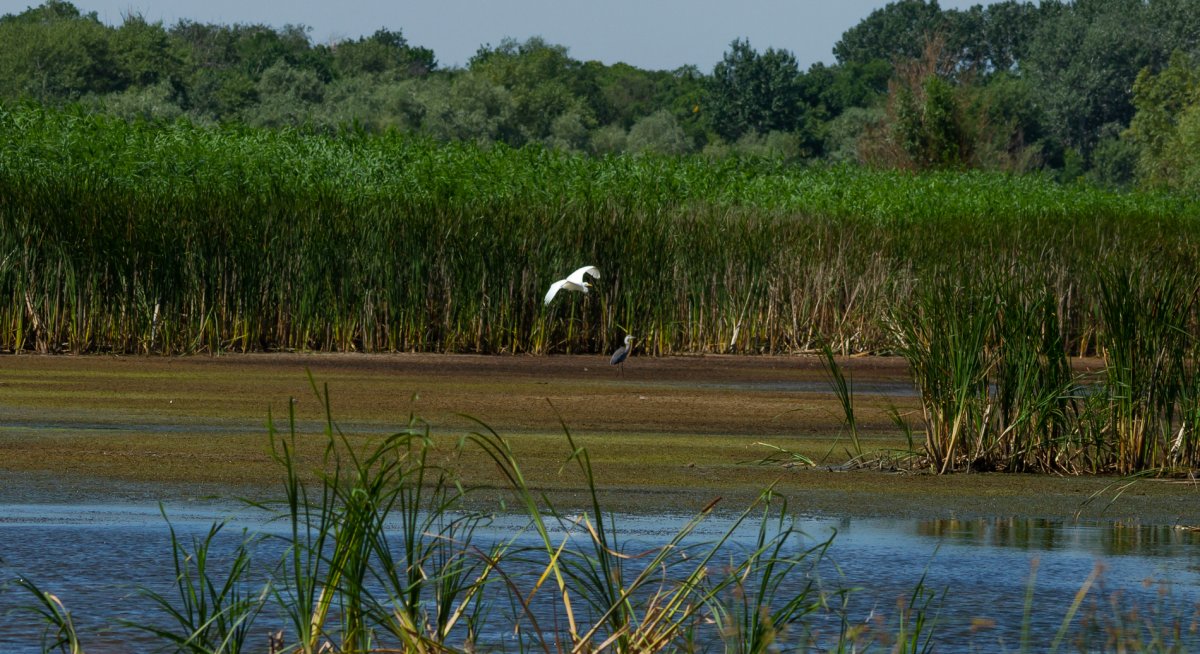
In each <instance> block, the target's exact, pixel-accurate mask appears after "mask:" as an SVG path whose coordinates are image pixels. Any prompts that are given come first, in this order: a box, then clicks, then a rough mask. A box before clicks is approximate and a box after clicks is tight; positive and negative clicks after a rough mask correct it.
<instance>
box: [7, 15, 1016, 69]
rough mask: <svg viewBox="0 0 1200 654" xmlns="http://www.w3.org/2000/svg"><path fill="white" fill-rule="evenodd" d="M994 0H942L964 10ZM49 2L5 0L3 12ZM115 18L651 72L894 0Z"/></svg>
mask: <svg viewBox="0 0 1200 654" xmlns="http://www.w3.org/2000/svg"><path fill="white" fill-rule="evenodd" d="M992 1H994V0H982V1H981V0H975V1H954V0H943V1H942V2H941V3H940V5H941V7H942V8H943V9H950V8H955V9H961V8H966V7H969V6H971V5H975V4H990V3H991V2H992ZM38 4H41V3H40V2H38V1H36V0H34V1H30V0H0V14H7V13H17V12H21V11H24V10H25V9H26V8H27V7H29V6H31V5H33V6H36V5H38ZM73 4H74V5H75V6H76V7H78V8H79V9H80V10H81V11H84V12H92V11H94V12H96V14H97V15H98V16H99V18H100V20H102V21H104V22H105V23H108V24H114V25H116V24H120V23H121V21H122V17H123V16H125V15H127V14H129V13H140V14H141V15H142V16H144V17H145V18H146V19H147V20H150V21H162V22H163V23H164V24H166V25H167V26H170V25H173V24H174V23H175V22H176V21H178V20H180V19H189V20H194V21H197V22H202V23H223V24H231V23H264V24H267V25H270V26H272V27H276V28H278V27H282V26H283V25H285V24H289V23H290V24H294V25H305V26H307V27H309V28H311V32H310V36H311V37H312V39H313V41H315V42H318V43H324V42H328V41H330V40H338V39H346V38H357V37H359V36H362V35H365V34H371V33H373V32H374V31H375V30H377V29H379V28H380V27H386V28H388V29H391V30H400V31H402V32H403V33H404V36H405V38H407V39H408V41H409V43H411V44H413V45H420V46H424V47H427V48H431V49H433V52H434V55H435V56H436V57H437V60H438V64H439V65H440V66H442V67H451V66H461V65H465V64H466V62H467V60H468V59H469V58H470V57H471V55H473V54H475V51H476V50H477V49H478V48H479V46H480V45H483V44H492V45H496V44H498V43H499V42H500V40H501V39H503V38H504V37H506V36H510V37H513V38H516V39H517V40H520V41H523V40H525V39H527V38H529V37H531V36H541V37H542V38H544V39H545V40H546V41H548V42H550V43H554V44H558V45H564V46H566V47H567V48H568V50H569V54H570V56H571V57H573V58H575V59H581V60H592V59H595V60H599V61H601V62H604V63H606V64H614V63H617V62H620V61H623V62H625V63H628V64H632V65H634V66H637V67H638V68H643V69H648V70H664V69H668V70H669V69H675V68H678V67H679V66H682V65H685V64H694V65H696V66H699V67H700V69H701V70H702V71H704V72H709V71H711V70H712V67H713V65H714V64H716V63H717V62H718V61H720V60H721V56H722V55H723V54H724V53H725V51H726V50H728V49H729V43H730V42H731V41H733V40H734V39H735V38H748V39H750V45H751V46H753V47H754V48H755V49H756V50H759V51H760V52H761V51H762V50H765V49H766V48H768V47H772V48H782V49H785V50H790V51H791V52H792V53H793V54H795V55H796V58H797V59H798V60H799V63H800V67H801V68H808V67H809V66H810V65H812V64H813V63H816V62H818V61H824V62H826V63H832V62H833V54H832V49H833V44H834V43H836V42H837V40H838V38H840V37H841V35H842V32H844V31H846V30H847V29H848V28H850V27H853V26H854V25H855V24H856V23H858V22H859V21H860V20H862V19H863V18H864V17H866V16H867V15H868V14H870V13H871V11H872V10H873V9H876V8H878V7H882V6H884V5H885V4H887V2H886V1H884V0H741V1H736V0H722V1H719V2H718V1H715V0H590V1H588V2H579V1H577V0H422V1H420V2H416V1H413V0H341V1H339V0H324V1H317V0H157V1H154V2H150V1H148V0H73Z"/></svg>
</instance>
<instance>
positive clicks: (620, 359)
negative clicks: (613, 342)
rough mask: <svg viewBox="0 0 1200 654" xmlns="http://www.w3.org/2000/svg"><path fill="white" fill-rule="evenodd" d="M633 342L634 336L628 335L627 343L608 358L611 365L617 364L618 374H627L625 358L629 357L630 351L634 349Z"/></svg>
mask: <svg viewBox="0 0 1200 654" xmlns="http://www.w3.org/2000/svg"><path fill="white" fill-rule="evenodd" d="M632 343H633V337H632V336H626V337H625V344H624V345H622V346H621V347H619V348H617V351H616V352H613V355H612V358H611V359H609V360H608V364H609V365H611V366H617V374H620V375H624V374H625V365H624V364H625V359H628V358H629V352H630V351H632V350H633V345H632Z"/></svg>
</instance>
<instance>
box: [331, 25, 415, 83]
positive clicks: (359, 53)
mask: <svg viewBox="0 0 1200 654" xmlns="http://www.w3.org/2000/svg"><path fill="white" fill-rule="evenodd" d="M332 51H333V62H334V66H335V68H336V69H337V71H338V73H340V74H341V75H361V74H364V73H365V74H371V75H376V76H380V77H384V78H387V79H393V80H396V79H406V78H410V77H424V76H425V75H428V74H429V73H431V72H433V71H434V70H435V69H436V68H437V60H436V59H435V58H434V56H433V50H430V49H429V48H422V47H415V46H411V45H409V43H408V40H407V39H405V38H404V35H403V33H401V32H400V30H396V31H392V30H387V29H383V28H380V29H379V30H377V31H376V32H375V33H374V34H372V35H371V36H369V37H365V38H361V39H357V40H353V41H343V42H341V43H338V44H337V45H335V46H334V47H333V49H332Z"/></svg>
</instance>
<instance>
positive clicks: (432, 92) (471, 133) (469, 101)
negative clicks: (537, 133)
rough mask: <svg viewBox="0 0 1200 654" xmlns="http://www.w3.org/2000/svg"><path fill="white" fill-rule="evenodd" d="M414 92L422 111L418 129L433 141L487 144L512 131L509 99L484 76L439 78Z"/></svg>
mask: <svg viewBox="0 0 1200 654" xmlns="http://www.w3.org/2000/svg"><path fill="white" fill-rule="evenodd" d="M414 88H415V90H416V92H417V94H418V102H419V103H420V105H421V108H422V122H421V129H422V130H423V131H424V132H426V133H428V134H430V135H432V136H433V137H435V138H438V139H441V140H444V141H475V142H477V143H488V142H492V141H498V140H502V139H503V136H504V135H505V134H510V133H512V132H513V131H514V127H513V125H512V122H513V114H514V111H515V106H514V102H513V98H512V95H511V94H510V93H509V91H508V89H505V88H504V87H502V86H500V85H499V84H494V83H492V82H491V80H489V79H488V78H487V77H485V76H483V75H478V74H473V73H469V72H468V73H464V74H460V75H455V76H453V77H438V78H433V79H430V80H427V81H425V82H424V83H422V84H420V85H419V86H415V87H414Z"/></svg>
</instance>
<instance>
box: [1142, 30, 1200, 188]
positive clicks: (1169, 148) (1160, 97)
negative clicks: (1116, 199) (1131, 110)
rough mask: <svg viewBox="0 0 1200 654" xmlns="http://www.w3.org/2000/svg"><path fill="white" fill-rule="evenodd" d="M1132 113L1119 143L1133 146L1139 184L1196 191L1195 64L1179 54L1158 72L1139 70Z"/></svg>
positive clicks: (1198, 109)
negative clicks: (1192, 182)
mask: <svg viewBox="0 0 1200 654" xmlns="http://www.w3.org/2000/svg"><path fill="white" fill-rule="evenodd" d="M1133 104H1134V106H1135V107H1136V108H1137V113H1136V114H1135V115H1134V117H1133V120H1132V121H1131V122H1130V125H1129V129H1128V130H1126V131H1125V133H1124V134H1123V136H1124V138H1125V139H1127V140H1128V141H1129V142H1131V143H1133V144H1135V145H1136V146H1137V147H1138V150H1139V153H1138V160H1137V178H1138V181H1139V183H1141V184H1142V185H1144V186H1148V187H1157V188H1190V189H1196V188H1197V187H1196V186H1195V185H1193V184H1191V183H1190V182H1189V181H1188V180H1190V179H1195V178H1196V177H1197V176H1200V150H1197V149H1196V148H1195V147H1194V146H1195V145H1196V144H1197V142H1200V65H1198V62H1197V61H1196V59H1194V58H1193V57H1192V56H1190V55H1188V54H1185V53H1184V52H1182V51H1176V52H1175V53H1174V54H1172V55H1171V59H1170V61H1169V62H1168V65H1167V66H1166V67H1165V68H1163V69H1162V70H1161V71H1159V72H1158V73H1154V72H1152V71H1151V69H1149V68H1147V69H1144V70H1142V71H1141V72H1140V73H1139V74H1138V77H1137V81H1136V82H1135V83H1134V85H1133Z"/></svg>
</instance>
